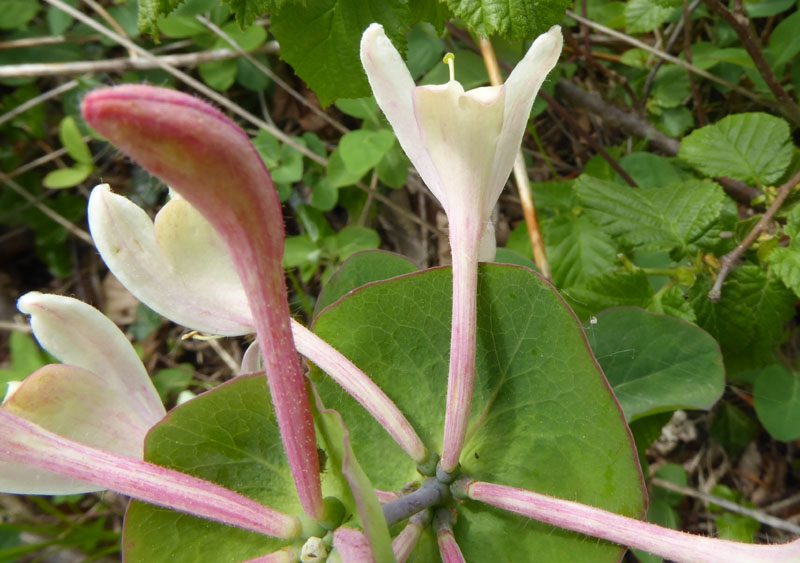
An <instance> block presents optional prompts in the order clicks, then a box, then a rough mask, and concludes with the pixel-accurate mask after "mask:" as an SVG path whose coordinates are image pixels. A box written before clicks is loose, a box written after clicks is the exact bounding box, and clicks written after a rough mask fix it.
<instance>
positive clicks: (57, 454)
mask: <svg viewBox="0 0 800 563" xmlns="http://www.w3.org/2000/svg"><path fill="white" fill-rule="evenodd" d="M0 455H1V456H2V459H3V460H9V461H14V462H17V463H23V464H25V465H28V466H30V467H34V468H37V469H42V470H45V471H52V472H53V473H57V474H59V475H63V476H64V477H69V478H71V479H78V480H81V481H86V482H87V483H94V484H97V485H100V486H101V487H103V488H106V489H111V490H113V491H116V492H118V493H120V494H123V495H127V496H129V497H132V498H135V499H137V500H141V501H144V502H147V503H150V504H155V505H158V506H163V507H166V508H170V509H172V510H177V511H179V512H185V513H187V514H192V515H194V516H199V517H201V518H207V519H209V520H214V521H216V522H221V523H223V524H227V525H229V526H236V527H238V528H243V529H245V530H250V531H253V532H257V533H260V534H265V535H269V536H273V537H277V538H283V539H292V538H294V537H296V536H297V535H298V534H299V533H300V531H301V528H300V522H299V520H298V519H297V518H296V517H294V516H290V515H288V514H283V513H281V512H278V511H276V510H272V509H271V508H268V507H266V506H264V505H262V504H259V503H258V502H256V501H254V500H252V499H250V498H248V497H246V496H244V495H241V494H239V493H236V492H234V491H231V490H229V489H226V488H224V487H221V486H219V485H217V484H214V483H211V482H209V481H205V480H203V479H198V478H197V477H192V476H190V475H186V474H185V473H180V472H178V471H174V470H172V469H167V468H166V467H161V466H159V465H154V464H152V463H147V462H144V461H136V460H133V459H130V458H127V457H123V456H119V455H115V454H111V453H108V452H104V451H102V450H97V449H95V448H91V447H89V446H84V445H83V444H80V443H78V442H74V441H72V440H67V439H66V438H62V437H61V436H58V435H57V434H54V433H52V432H49V431H47V430H45V429H44V428H42V427H41V426H38V425H36V424H33V423H32V422H28V421H27V420H24V419H22V418H19V417H16V416H14V415H12V414H10V413H7V412H5V411H4V410H2V409H0Z"/></svg>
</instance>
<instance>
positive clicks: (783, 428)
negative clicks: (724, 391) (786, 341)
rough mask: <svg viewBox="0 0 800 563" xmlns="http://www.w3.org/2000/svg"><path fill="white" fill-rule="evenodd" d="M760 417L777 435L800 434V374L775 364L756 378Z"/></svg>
mask: <svg viewBox="0 0 800 563" xmlns="http://www.w3.org/2000/svg"><path fill="white" fill-rule="evenodd" d="M753 400H754V401H755V407H756V414H757V415H758V420H760V421H761V424H763V425H764V428H766V429H767V431H768V432H769V433H770V434H771V435H772V436H773V437H774V438H775V439H776V440H782V441H785V442H790V441H792V440H796V439H798V438H800V374H798V373H797V372H792V371H789V370H787V369H786V368H784V367H783V366H781V365H778V364H773V365H771V366H769V367H767V368H766V369H764V370H763V371H762V372H761V373H760V374H759V375H758V377H757V378H756V383H755V385H754V387H753Z"/></svg>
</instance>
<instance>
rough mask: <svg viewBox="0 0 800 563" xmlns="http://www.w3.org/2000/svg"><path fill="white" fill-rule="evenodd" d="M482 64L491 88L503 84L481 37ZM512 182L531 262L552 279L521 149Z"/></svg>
mask: <svg viewBox="0 0 800 563" xmlns="http://www.w3.org/2000/svg"><path fill="white" fill-rule="evenodd" d="M478 43H479V45H480V48H481V54H482V55H483V63H484V64H485V65H486V70H487V72H488V73H489V81H490V82H491V84H492V86H499V85H501V84H502V83H503V75H502V74H500V65H498V64H497V56H496V55H495V53H494V48H493V47H492V42H491V41H490V40H488V39H485V38H483V37H481V39H480V40H479V42H478ZM514 180H515V181H516V184H517V192H518V193H519V199H520V202H521V203H522V214H523V215H524V217H525V226H526V227H527V228H528V238H530V241H531V249H532V250H533V260H534V262H536V267H537V268H539V271H540V272H542V275H543V276H544V277H545V278H546V279H548V280H551V279H553V277H552V273H551V272H550V263H549V262H548V260H547V252H545V248H544V239H543V238H542V228H541V226H540V225H539V218H538V216H537V214H536V205H535V204H534V202H533V194H532V193H531V184H530V180H529V178H528V171H527V170H526V169H525V158H524V157H523V156H522V149H519V150H518V151H517V158H516V160H515V161H514Z"/></svg>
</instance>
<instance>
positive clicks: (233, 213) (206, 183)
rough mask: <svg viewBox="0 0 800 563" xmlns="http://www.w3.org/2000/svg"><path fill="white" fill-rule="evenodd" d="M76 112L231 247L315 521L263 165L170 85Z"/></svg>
mask: <svg viewBox="0 0 800 563" xmlns="http://www.w3.org/2000/svg"><path fill="white" fill-rule="evenodd" d="M82 109H83V115H84V117H85V118H86V121H87V122H88V123H89V124H90V125H91V126H92V127H94V128H95V129H96V130H97V131H98V132H99V133H100V134H102V135H104V136H105V137H107V138H108V139H109V140H110V141H111V142H112V143H113V144H114V145H116V146H117V147H118V148H119V149H120V150H122V151H123V152H125V153H126V154H128V155H129V156H131V157H132V158H133V159H134V160H136V161H137V162H138V163H139V164H141V165H142V166H143V167H144V168H146V169H147V170H148V171H149V172H151V173H152V174H154V175H155V176H158V177H159V178H161V179H162V180H164V181H165V182H166V183H167V184H169V185H170V186H172V188H174V189H175V190H176V191H177V192H178V193H180V194H181V195H182V196H183V197H184V198H186V200H188V201H189V203H191V204H192V205H193V206H194V207H195V208H196V209H197V210H198V211H200V213H202V214H203V216H204V217H205V218H206V219H207V220H208V221H209V222H210V223H211V224H212V225H213V227H214V228H215V229H216V230H217V232H218V233H219V234H220V236H221V237H222V239H223V240H224V241H225V243H226V244H227V245H228V247H229V249H230V251H231V254H232V256H233V259H234V263H235V264H236V269H237V272H238V274H239V277H240V278H241V280H242V285H243V286H244V289H245V292H246V293H247V296H248V301H249V303H250V308H251V310H252V313H253V318H254V320H255V324H256V331H257V333H258V341H259V345H260V346H261V353H262V355H263V357H264V363H265V368H266V372H267V379H268V381H269V388H270V393H271V394H272V401H273V403H274V405H275V414H276V417H277V419H278V426H279V428H280V431H281V436H282V438H283V444H284V447H285V448H286V454H287V457H288V459H289V465H290V467H291V469H292V476H293V477H294V481H295V486H296V488H297V493H298V496H299V498H300V502H301V504H302V505H303V509H304V510H305V512H306V514H308V515H309V516H310V517H311V518H313V519H315V520H322V519H323V518H324V505H323V502H322V490H321V488H320V477H319V460H318V456H317V444H316V436H315V432H314V424H313V419H312V417H311V408H310V404H309V399H308V391H307V389H306V382H305V380H304V378H303V376H302V372H301V370H300V363H299V360H298V357H297V353H296V352H295V349H294V344H293V340H292V334H291V330H290V328H289V306H288V302H287V299H286V287H285V283H284V278H283V268H282V265H281V260H282V257H283V241H284V230H283V218H282V213H281V205H280V201H278V196H277V193H276V191H275V188H274V185H273V184H272V180H271V178H270V176H269V173H268V172H267V169H266V168H265V166H264V162H263V161H262V160H261V157H260V156H259V155H258V153H257V152H256V150H255V148H254V147H253V145H252V144H251V143H250V140H249V138H248V137H247V135H246V134H245V133H244V131H242V130H241V129H240V128H239V127H238V126H237V125H235V124H234V123H233V122H232V121H230V120H229V119H228V118H226V117H225V116H224V115H222V113H220V112H219V111H217V110H216V109H214V108H212V107H211V106H209V105H208V104H206V103H204V102H202V101H200V100H198V99H196V98H193V97H192V96H189V95H186V94H182V93H179V92H176V91H173V90H167V89H162V88H152V87H149V86H119V87H116V88H110V89H104V90H96V91H94V92H91V93H90V94H89V95H88V96H86V98H85V99H84V101H83V106H82Z"/></svg>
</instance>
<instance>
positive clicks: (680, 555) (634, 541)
mask: <svg viewBox="0 0 800 563" xmlns="http://www.w3.org/2000/svg"><path fill="white" fill-rule="evenodd" d="M451 490H452V491H453V494H455V495H456V496H458V497H461V498H464V497H466V498H470V499H472V500H476V501H479V502H483V503H485V504H489V505H492V506H495V507H497V508H501V509H503V510H507V511H509V512H513V513H515V514H519V515H521V516H525V517H526V518H531V519H534V520H538V521H539V522H544V523H546V524H551V525H553V526H557V527H559V528H564V529H566V530H571V531H573V532H579V533H582V534H586V535H588V536H592V537H596V538H601V539H604V540H607V541H610V542H613V543H616V544H619V545H623V546H628V547H632V548H635V549H641V550H644V551H647V552H649V553H653V554H655V555H658V556H660V557H663V558H664V559H670V560H673V561H704V562H718V563H753V562H755V561H769V562H770V563H784V562H785V563H790V562H796V561H800V540H796V541H794V542H791V543H788V544H783V545H753V544H744V543H737V542H733V541H727V540H720V539H717V538H708V537H704V536H695V535H692V534H687V533H685V532H679V531H676V530H671V529H668V528H662V527H660V526H656V525H655V524H650V523H648V522H642V521H640V520H636V519H635V518H628V517H626V516H620V515H619V514H615V513H613V512H609V511H607V510H602V509H600V508H594V507H592V506H587V505H585V504H580V503H577V502H572V501H568V500H562V499H558V498H555V497H550V496H547V495H542V494H539V493H534V492H531V491H525V490H523V489H517V488H514V487H506V486H503V485H494V484H491V483H483V482H480V481H471V480H469V479H459V480H458V481H456V482H455V483H453V485H452V487H451Z"/></svg>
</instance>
